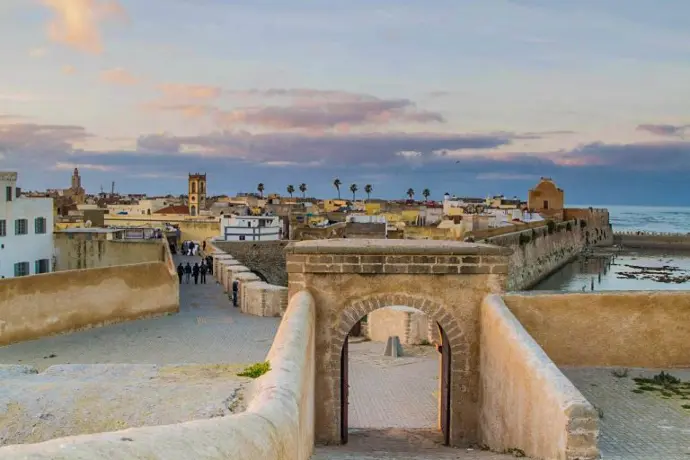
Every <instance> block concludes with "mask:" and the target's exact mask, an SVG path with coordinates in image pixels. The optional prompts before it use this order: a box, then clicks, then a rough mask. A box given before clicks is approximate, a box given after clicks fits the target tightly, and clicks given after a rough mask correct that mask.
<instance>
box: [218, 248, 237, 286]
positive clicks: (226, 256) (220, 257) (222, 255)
mask: <svg viewBox="0 0 690 460" xmlns="http://www.w3.org/2000/svg"><path fill="white" fill-rule="evenodd" d="M223 260H235V258H234V257H232V256H231V255H230V254H225V253H214V254H213V274H214V276H215V278H216V280H218V282H219V283H221V284H222V281H223V280H222V279H221V276H222V275H221V273H220V263H221V261H223Z"/></svg>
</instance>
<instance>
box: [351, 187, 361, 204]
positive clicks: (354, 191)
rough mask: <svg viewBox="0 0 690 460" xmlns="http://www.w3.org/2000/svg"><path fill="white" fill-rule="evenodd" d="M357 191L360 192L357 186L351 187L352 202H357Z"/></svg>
mask: <svg viewBox="0 0 690 460" xmlns="http://www.w3.org/2000/svg"><path fill="white" fill-rule="evenodd" d="M357 190H359V189H358V188H357V184H352V185H350V191H351V192H352V201H355V200H356V195H357Z"/></svg>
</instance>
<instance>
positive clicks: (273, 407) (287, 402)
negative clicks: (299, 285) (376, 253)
mask: <svg viewBox="0 0 690 460" xmlns="http://www.w3.org/2000/svg"><path fill="white" fill-rule="evenodd" d="M314 324H315V306H314V299H313V298H312V296H311V295H310V294H309V293H308V292H303V293H300V294H299V295H297V296H295V297H293V299H292V300H291V302H290V305H289V307H288V309H287V312H286V314H285V317H284V318H283V320H282V321H281V323H280V327H279V328H278V332H277V334H276V337H275V340H274V341H273V345H272V346H271V350H270V351H269V353H268V356H267V358H266V360H267V361H268V362H269V363H270V364H271V370H270V371H269V372H268V373H266V374H265V375H263V376H262V377H260V378H259V379H257V380H256V382H255V385H254V390H255V391H254V394H253V397H252V399H251V400H250V402H249V404H248V407H247V410H246V411H245V412H243V413H241V414H237V415H232V416H227V417H217V418H212V419H207V420H194V421H191V422H185V423H178V424H175V425H166V426H148V427H143V428H131V429H128V430H123V431H117V432H110V433H99V434H93V435H82V436H72V437H68V438H58V439H54V440H51V441H47V442H42V443H37V444H22V445H14V446H7V447H2V448H0V458H2V459H3V460H20V459H26V458H32V459H34V460H53V459H56V458H59V459H61V460H80V459H101V458H108V459H116V460H130V459H145V458H146V459H154V458H155V459H166V460H175V459H180V460H182V459H184V460H187V459H200V460H257V459H267V460H268V459H276V460H279V459H286V460H287V459H289V460H308V459H309V458H310V457H311V454H312V451H313V448H314V397H313V395H314V372H315V367H314V346H315V339H314Z"/></svg>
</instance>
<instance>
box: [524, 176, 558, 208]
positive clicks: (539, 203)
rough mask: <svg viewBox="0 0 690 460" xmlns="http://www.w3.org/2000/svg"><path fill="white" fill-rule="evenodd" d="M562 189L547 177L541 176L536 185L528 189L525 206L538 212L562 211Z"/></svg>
mask: <svg viewBox="0 0 690 460" xmlns="http://www.w3.org/2000/svg"><path fill="white" fill-rule="evenodd" d="M564 201H565V200H564V196H563V190H562V189H560V188H558V187H557V186H556V184H555V183H554V181H553V180H552V179H551V178H549V177H542V178H541V181H539V183H538V184H537V186H536V187H534V188H533V189H531V190H530V191H529V195H528V198H527V207H528V208H529V209H530V210H532V211H534V212H538V213H540V214H548V215H556V214H559V213H562V212H563V207H564Z"/></svg>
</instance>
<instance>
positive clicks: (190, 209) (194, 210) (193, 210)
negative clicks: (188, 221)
mask: <svg viewBox="0 0 690 460" xmlns="http://www.w3.org/2000/svg"><path fill="white" fill-rule="evenodd" d="M189 214H190V215H191V216H196V206H194V205H192V206H191V207H190V208H189Z"/></svg>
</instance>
